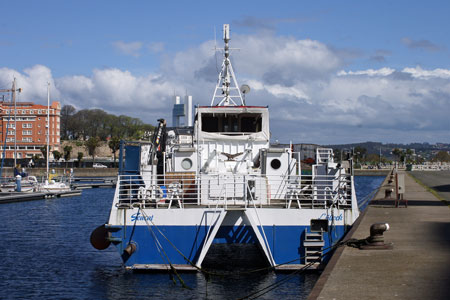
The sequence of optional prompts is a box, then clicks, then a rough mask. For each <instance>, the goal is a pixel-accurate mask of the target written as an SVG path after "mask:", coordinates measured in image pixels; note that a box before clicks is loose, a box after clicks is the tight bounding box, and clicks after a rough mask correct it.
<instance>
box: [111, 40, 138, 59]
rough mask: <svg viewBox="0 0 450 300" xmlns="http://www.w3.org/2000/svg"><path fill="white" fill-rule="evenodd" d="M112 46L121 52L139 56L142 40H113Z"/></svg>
mask: <svg viewBox="0 0 450 300" xmlns="http://www.w3.org/2000/svg"><path fill="white" fill-rule="evenodd" d="M112 45H113V46H114V48H115V49H116V50H117V51H119V52H120V53H122V54H125V55H130V56H134V57H139V56H140V55H141V53H140V51H141V49H142V42H130V43H126V42H124V41H115V42H113V43H112Z"/></svg>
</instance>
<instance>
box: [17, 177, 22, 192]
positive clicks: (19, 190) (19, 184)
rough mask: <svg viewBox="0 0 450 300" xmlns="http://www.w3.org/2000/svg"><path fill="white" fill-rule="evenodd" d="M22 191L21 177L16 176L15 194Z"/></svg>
mask: <svg viewBox="0 0 450 300" xmlns="http://www.w3.org/2000/svg"><path fill="white" fill-rule="evenodd" d="M21 191H22V176H20V175H17V176H16V192H21Z"/></svg>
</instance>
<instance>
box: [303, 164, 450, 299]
mask: <svg viewBox="0 0 450 300" xmlns="http://www.w3.org/2000/svg"><path fill="white" fill-rule="evenodd" d="M426 176H431V175H430V174H428V175H426ZM434 176H446V177H447V179H446V180H445V179H442V180H443V181H442V182H447V183H450V174H444V173H442V174H438V173H436V174H435V175H434ZM417 177H418V176H417ZM441 185H443V184H439V186H441ZM444 185H445V184H444ZM405 186H406V189H405V194H404V199H406V200H408V207H407V208H406V207H404V205H403V202H402V203H401V204H400V207H399V208H395V207H393V204H394V202H393V201H390V202H389V201H386V200H384V199H380V198H382V197H383V198H384V190H383V187H382V188H381V189H380V192H379V193H378V195H377V196H376V197H377V198H378V200H379V201H373V202H372V203H371V205H370V206H369V207H368V209H367V210H366V211H365V212H364V214H363V215H362V216H361V218H360V219H359V220H358V222H357V223H356V224H355V225H354V226H353V228H352V230H351V231H350V232H349V234H348V235H347V236H346V238H345V239H348V238H355V239H364V238H366V237H367V236H369V229H370V226H371V225H372V224H373V223H380V222H387V223H389V225H390V230H389V231H387V232H385V233H384V238H385V242H386V243H392V244H393V249H392V250H360V249H357V248H351V247H348V246H344V247H341V248H338V249H337V250H336V252H335V254H334V255H333V257H332V259H331V260H330V262H329V264H328V265H327V267H326V268H325V270H324V271H323V273H322V274H321V276H320V278H319V280H318V281H317V283H316V285H315V287H314V289H313V290H312V292H311V294H310V296H309V299H346V300H347V299H450V209H449V207H448V206H447V205H446V203H445V201H441V200H440V199H439V197H436V196H435V195H433V194H432V193H431V192H429V191H428V190H427V188H426V187H424V186H423V185H421V184H419V183H417V182H416V180H415V179H414V178H412V177H411V176H410V175H408V174H406V175H405Z"/></svg>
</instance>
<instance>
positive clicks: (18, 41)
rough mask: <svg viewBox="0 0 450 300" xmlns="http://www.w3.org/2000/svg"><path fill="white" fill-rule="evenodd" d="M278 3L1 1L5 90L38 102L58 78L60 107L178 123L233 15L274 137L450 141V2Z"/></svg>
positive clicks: (239, 71)
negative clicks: (177, 103)
mask: <svg viewBox="0 0 450 300" xmlns="http://www.w3.org/2000/svg"><path fill="white" fill-rule="evenodd" d="M241 2H243V3H241ZM274 3H275V1H227V2H223V1H221V2H219V1H217V2H213V1H166V2H165V3H163V1H153V2H151V1H126V2H125V1H45V0H44V1H1V7H2V8H3V9H2V11H3V14H2V17H1V19H0V57H1V60H0V88H7V87H9V86H10V83H11V80H12V78H13V77H17V80H18V83H19V85H21V86H22V87H23V88H24V92H23V93H22V95H21V96H20V100H23V101H34V102H38V103H39V102H45V96H46V93H45V82H46V81H47V80H50V81H51V82H52V96H53V98H54V99H55V100H59V101H61V102H62V104H71V105H74V106H75V107H76V108H77V109H82V108H94V107H95V108H102V109H104V110H106V111H108V112H110V113H114V114H127V115H131V116H135V117H139V118H141V119H142V120H143V121H145V122H148V123H156V122H155V120H156V119H157V118H159V117H166V118H168V119H169V120H170V111H171V105H172V104H173V100H172V99H173V95H174V94H179V95H184V94H185V93H186V92H188V93H189V94H192V95H193V96H194V102H196V103H200V104H203V105H205V104H209V99H210V98H211V96H212V92H213V89H214V81H215V80H216V76H217V74H215V72H216V66H215V64H216V63H215V60H216V58H215V57H214V52H213V51H212V48H213V47H214V28H216V32H217V44H218V46H219V47H220V46H222V41H221V40H220V38H221V35H222V24H224V23H229V24H230V26H231V38H232V40H231V46H232V47H237V48H240V49H241V50H239V51H235V52H234V53H232V58H233V63H234V65H233V66H234V68H235V71H236V75H237V79H238V81H239V83H240V84H243V83H247V84H249V85H250V86H251V87H253V88H252V93H251V94H249V95H248V97H247V103H248V104H255V103H259V104H260V103H264V104H267V105H269V106H270V107H271V109H272V115H271V124H272V136H273V139H274V140H275V139H278V140H280V141H289V140H292V141H294V142H299V143H300V142H305V143H323V144H328V143H348V142H358V141H367V140H372V141H382V142H397V141H398V142H404V143H407V142H450V133H449V129H450V121H449V119H450V118H448V116H447V114H448V112H449V110H450V65H449V64H450V38H449V36H448V29H449V28H450V26H449V25H450V24H449V23H450V21H449V18H448V12H449V11H450V4H449V2H448V1H427V2H426V3H425V2H422V1H377V2H374V1H277V2H276V4H274ZM225 5H228V6H227V7H226V6H225ZM218 60H219V63H220V60H221V58H220V57H218ZM293 128H295V130H292V129H293Z"/></svg>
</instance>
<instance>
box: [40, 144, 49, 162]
mask: <svg viewBox="0 0 450 300" xmlns="http://www.w3.org/2000/svg"><path fill="white" fill-rule="evenodd" d="M49 148H50V147H49ZM40 150H41V153H42V157H43V158H44V159H45V160H47V146H42V147H41V149H40Z"/></svg>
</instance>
